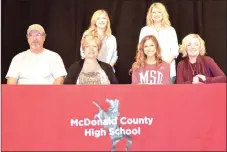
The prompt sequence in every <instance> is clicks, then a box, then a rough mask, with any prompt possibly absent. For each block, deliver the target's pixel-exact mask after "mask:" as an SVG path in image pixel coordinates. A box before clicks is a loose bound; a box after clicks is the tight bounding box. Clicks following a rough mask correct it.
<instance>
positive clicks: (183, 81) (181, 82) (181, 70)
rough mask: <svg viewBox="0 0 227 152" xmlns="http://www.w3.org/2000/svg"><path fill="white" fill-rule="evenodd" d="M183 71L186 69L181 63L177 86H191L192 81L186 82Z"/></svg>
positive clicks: (178, 66)
mask: <svg viewBox="0 0 227 152" xmlns="http://www.w3.org/2000/svg"><path fill="white" fill-rule="evenodd" d="M183 69H184V64H183V62H182V61H181V62H180V63H179V64H178V65H177V81H176V83H177V84H190V83H192V81H190V80H185V79H184V76H183Z"/></svg>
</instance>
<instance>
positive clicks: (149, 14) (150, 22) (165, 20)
mask: <svg viewBox="0 0 227 152" xmlns="http://www.w3.org/2000/svg"><path fill="white" fill-rule="evenodd" d="M153 8H157V9H159V10H160V11H161V13H162V16H163V19H162V26H164V27H170V26H171V23H170V21H169V14H168V12H167V10H166V7H165V6H164V5H163V4H162V3H159V2H157V3H153V4H152V5H151V6H150V8H149V9H148V12H147V17H146V25H147V26H152V25H154V22H153V20H152V10H153Z"/></svg>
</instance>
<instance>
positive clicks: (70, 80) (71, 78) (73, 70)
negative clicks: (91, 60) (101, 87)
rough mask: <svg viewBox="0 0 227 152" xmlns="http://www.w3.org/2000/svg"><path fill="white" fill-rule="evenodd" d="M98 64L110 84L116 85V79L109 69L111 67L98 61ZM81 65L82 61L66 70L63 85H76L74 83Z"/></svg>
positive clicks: (111, 69)
mask: <svg viewBox="0 0 227 152" xmlns="http://www.w3.org/2000/svg"><path fill="white" fill-rule="evenodd" d="M98 63H99V65H100V67H101V68H102V69H103V70H104V72H105V73H106V75H107V76H108V79H109V81H110V84H118V81H117V78H116V76H115V74H114V72H113V68H112V67H111V65H109V64H107V63H104V62H101V61H99V60H98ZM83 65H84V60H80V61H78V62H75V63H73V64H72V65H71V66H70V68H69V70H68V74H67V76H66V78H65V81H64V84H76V81H77V79H78V76H79V74H80V71H81V70H82V67H83Z"/></svg>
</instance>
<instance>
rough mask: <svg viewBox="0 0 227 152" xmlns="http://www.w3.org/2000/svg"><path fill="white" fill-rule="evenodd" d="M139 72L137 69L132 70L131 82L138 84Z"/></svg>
mask: <svg viewBox="0 0 227 152" xmlns="http://www.w3.org/2000/svg"><path fill="white" fill-rule="evenodd" d="M139 83H140V82H139V73H138V70H135V69H134V70H133V71H132V84H139Z"/></svg>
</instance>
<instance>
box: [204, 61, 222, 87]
mask: <svg viewBox="0 0 227 152" xmlns="http://www.w3.org/2000/svg"><path fill="white" fill-rule="evenodd" d="M206 66H207V67H208V69H209V70H210V72H211V73H212V75H213V76H212V77H206V83H226V75H225V74H224V72H223V71H222V70H221V69H220V68H219V66H218V65H217V64H216V63H215V61H214V60H213V59H212V58H211V57H207V59H206Z"/></svg>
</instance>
